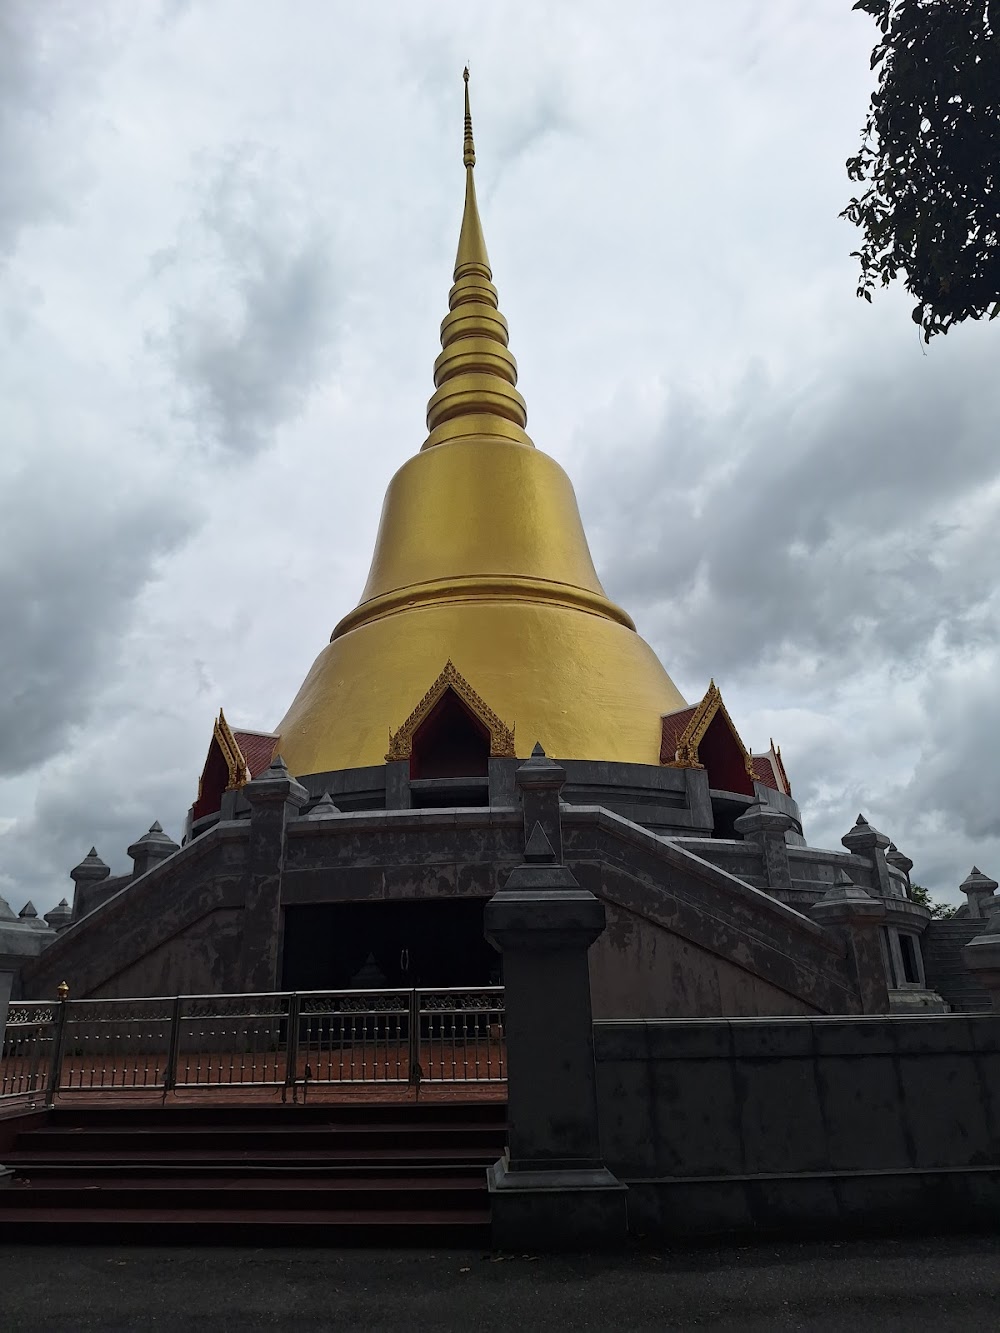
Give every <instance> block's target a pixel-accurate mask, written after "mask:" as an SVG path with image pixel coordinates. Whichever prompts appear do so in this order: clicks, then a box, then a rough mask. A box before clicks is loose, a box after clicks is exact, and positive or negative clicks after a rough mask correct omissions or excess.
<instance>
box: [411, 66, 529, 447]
mask: <svg viewBox="0 0 1000 1333" xmlns="http://www.w3.org/2000/svg"><path fill="white" fill-rule="evenodd" d="M462 78H463V80H464V81H465V133H464V138H463V141H462V165H463V166H464V167H465V208H464V211H463V213H462V229H461V231H460V233H459V238H458V252H457V253H456V255H455V269H454V273H453V281H452V288H451V291H450V293H449V295H448V314H447V315H446V316H445V317H444V320H443V321H442V324H441V349H442V350H441V355H440V356H439V357H438V358H437V360H436V361H435V362H434V388H435V391H434V393H433V395H432V396H431V399H430V401H429V402H428V404H427V429H428V431H429V432H430V434H429V435H428V436H427V439H426V440H425V441H424V443H423V445H422V446H421V447H422V448H423V449H430V448H433V446H434V445H437V444H446V443H449V442H452V441H455V440H466V441H469V440H484V439H492V440H496V439H500V440H506V441H508V442H510V443H514V444H526V445H529V446H532V447H533V441H532V440H531V439H530V438H529V436H528V435H527V434H526V433H525V429H524V428H525V426H526V425H527V423H528V409H527V407H526V405H525V402H524V399H523V398H522V397H521V395H520V394H519V393H518V392H517V389H516V388H515V387H514V386H515V385H516V384H517V362H516V361H515V360H514V357H513V356H512V354H511V353H510V352H509V351H508V349H507V321H506V320H505V319H504V317H503V315H502V314H501V313H500V310H499V297H498V296H497V289H496V287H494V285H493V271H492V269H491V268H490V259H489V255H488V254H487V252H486V240H485V237H484V236H483V224H482V222H481V220H480V217H479V204H478V202H477V200H476V181H475V175H474V171H475V166H476V145H475V141H474V139H473V137H472V110H471V108H470V105H469V67H468V66H466V67H465V69H464V70H463V71H462Z"/></svg>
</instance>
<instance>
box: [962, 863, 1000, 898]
mask: <svg viewBox="0 0 1000 1333" xmlns="http://www.w3.org/2000/svg"><path fill="white" fill-rule="evenodd" d="M958 887H959V888H960V889H961V891H962V892H963V893H995V892H996V890H997V888H998V887H1000V886H998V885H997V882H996V880H995V879H990V877H989V875H984V874H983V872H982V871H981V870H980V869H979V867H978V866H973V867H972V869H971V870H970V871H969V873H968V874H967V875H966V877H965V879H963V880H962V882H961V884H960V885H959V886H958Z"/></svg>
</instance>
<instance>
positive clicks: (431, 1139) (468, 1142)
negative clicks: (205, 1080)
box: [0, 1102, 506, 1246]
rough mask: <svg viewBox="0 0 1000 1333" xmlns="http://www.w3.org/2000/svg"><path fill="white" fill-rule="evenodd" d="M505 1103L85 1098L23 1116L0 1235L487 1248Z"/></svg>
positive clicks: (6, 1155)
mask: <svg viewBox="0 0 1000 1333" xmlns="http://www.w3.org/2000/svg"><path fill="white" fill-rule="evenodd" d="M505 1120H506V1106H505V1105H504V1104H503V1103H499V1102H479V1103H475V1102H469V1103H444V1102H439V1103H435V1102H428V1103H426V1104H408V1103H396V1104H383V1105H371V1104H364V1105H351V1106H345V1105H315V1106H309V1107H302V1106H235V1107H234V1106H229V1107H227V1106H218V1105H216V1106H205V1107H183V1108H172V1107H168V1108H159V1107H142V1108H127V1107H121V1108H118V1107H115V1108H110V1107H93V1106H88V1107H80V1108H77V1109H74V1108H62V1107H57V1108H56V1109H55V1110H53V1111H50V1112H48V1113H44V1114H42V1115H39V1114H36V1115H34V1116H32V1117H26V1118H25V1119H24V1122H23V1127H22V1128H21V1129H20V1130H19V1132H16V1133H15V1127H16V1122H7V1124H6V1125H5V1127H4V1128H5V1129H7V1131H8V1133H7V1134H6V1135H5V1137H6V1140H7V1142H8V1143H11V1144H12V1146H11V1147H10V1148H4V1149H3V1156H2V1158H0V1161H2V1162H3V1163H4V1165H6V1166H8V1167H10V1168H12V1169H13V1171H14V1176H13V1179H12V1180H11V1182H10V1184H9V1186H8V1187H7V1188H6V1189H5V1190H2V1191H0V1239H2V1240H5V1241H13V1240H18V1241H63V1240H69V1239H74V1240H88V1241H96V1240H113V1241H116V1242H122V1241H125V1242H128V1241H134V1242H143V1243H144V1242H150V1241H156V1242H163V1241H175V1240H176V1241H184V1242H199V1243H202V1242H206V1241H213V1242H223V1243H241V1242H249V1243H253V1244H258V1245H259V1244H310V1243H323V1244H335V1245H343V1244H350V1245H383V1244H392V1243H400V1242H405V1243H406V1244H409V1245H420V1244H456V1245H466V1246H476V1245H488V1244H489V1235H490V1207H489V1195H488V1192H487V1186H486V1168H487V1166H489V1165H490V1163H492V1162H495V1161H496V1160H497V1158H498V1157H499V1156H501V1154H502V1152H503V1149H504V1144H505V1140H506V1130H505Z"/></svg>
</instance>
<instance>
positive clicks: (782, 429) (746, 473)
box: [594, 341, 1000, 682]
mask: <svg viewBox="0 0 1000 1333" xmlns="http://www.w3.org/2000/svg"><path fill="white" fill-rule="evenodd" d="M861 355H862V356H863V353H862V354H861ZM994 355H995V346H993V347H991V346H990V342H989V341H986V342H984V343H983V344H982V345H981V347H980V348H979V349H976V350H973V349H972V348H971V347H970V348H969V349H968V354H967V356H966V357H965V358H964V359H963V360H962V361H960V362H954V363H952V364H951V365H948V366H945V365H941V366H933V367H930V368H929V367H928V365H927V359H926V358H920V357H916V358H913V359H911V360H910V361H908V362H907V361H903V359H902V358H899V360H898V362H897V363H896V364H891V365H885V366H884V367H883V369H882V370H881V371H880V372H879V373H875V372H874V371H872V370H870V369H869V368H867V367H866V366H865V365H864V364H863V362H862V361H861V357H860V356H859V357H858V359H857V360H853V359H851V358H845V359H844V360H843V361H842V362H841V363H840V364H831V365H829V366H828V367H827V368H826V373H825V375H824V377H823V379H817V380H814V381H813V382H812V383H811V384H809V385H807V386H804V387H802V388H798V389H790V388H789V387H788V386H787V385H782V384H780V383H768V382H767V381H766V379H765V378H764V377H763V376H762V375H761V374H759V373H758V374H754V375H751V376H750V377H748V378H747V380H746V381H745V382H744V383H743V385H742V386H741V388H740V389H739V390H738V392H737V393H736V394H735V396H734V399H733V401H732V402H731V403H730V404H727V405H725V406H724V407H722V408H720V409H718V410H714V411H713V410H712V409H711V408H707V407H706V406H705V405H703V404H698V403H696V402H694V401H691V400H689V399H685V398H684V397H683V396H682V395H678V396H677V397H676V398H675V399H674V400H673V401H672V403H671V406H670V408H669V409H668V411H667V414H666V417H665V420H664V422H663V425H662V427H661V429H660V430H659V431H658V432H655V433H654V435H653V438H652V439H651V440H650V441H649V443H648V445H647V447H646V449H645V450H644V452H643V454H642V455H641V456H640V458H639V459H633V460H632V464H631V466H630V467H629V468H628V469H622V470H620V471H619V473H618V475H617V476H614V475H612V476H608V475H602V476H601V477H600V495H601V496H602V497H603V498H602V499H601V500H600V502H599V503H600V509H599V511H598V523H599V531H600V541H601V545H602V547H603V549H604V556H605V559H604V564H603V568H604V572H605V574H606V577H607V582H608V584H609V586H610V587H611V588H612V589H613V590H614V591H615V593H617V595H619V596H620V597H621V598H622V599H623V600H625V601H626V603H627V604H628V605H630V606H632V607H634V608H636V609H638V610H639V611H640V613H643V614H644V618H645V620H646V623H647V625H652V627H653V637H654V638H656V639H657V640H658V641H662V642H663V643H664V644H669V645H670V647H669V652H668V660H669V661H670V662H671V663H672V664H674V665H677V666H678V667H679V668H681V669H682V670H684V671H688V672H694V673H699V672H700V673H701V674H709V673H711V672H714V673H715V674H716V676H718V675H720V674H726V673H728V674H729V675H730V676H734V677H738V676H740V675H742V674H743V673H745V672H747V671H751V670H752V671H758V670H759V669H760V667H761V666H762V665H768V666H774V665H775V664H776V663H778V662H780V661H781V660H782V659H783V658H784V659H785V660H786V661H788V662H792V663H794V664H795V669H796V670H797V671H799V672H806V673H807V674H808V675H809V676H811V677H812V678H813V679H814V680H815V681H816V682H820V681H824V680H829V679H832V678H836V677H838V676H842V675H843V673H844V672H845V671H849V670H851V669H852V668H854V667H862V666H864V665H865V664H866V662H870V661H871V660H872V658H873V656H874V658H876V659H877V660H880V661H882V660H885V659H887V658H893V659H899V660H900V661H906V662H910V663H914V662H916V661H917V660H918V656H919V654H920V653H921V651H922V650H923V649H924V648H925V647H926V645H927V644H928V643H929V642H931V641H932V640H935V639H938V638H939V639H940V640H941V641H942V644H943V646H944V647H949V648H952V649H959V648H967V647H971V646H974V645H975V644H976V643H979V642H982V641H983V640H984V639H990V637H991V636H993V635H995V632H996V628H997V624H996V619H995V616H994V615H984V608H986V607H987V606H988V604H989V601H990V598H991V596H992V594H993V592H994V586H995V582H996V580H995V572H994V568H995V567H994V566H993V565H991V562H990V561H988V560H976V559H975V558H973V553H974V551H975V549H976V548H977V547H982V548H985V545H986V543H988V542H989V540H990V536H989V534H990V532H991V530H992V529H993V527H994V525H995V522H996V519H997V517H998V516H1000V498H998V497H996V496H994V497H993V500H992V501H990V502H988V503H985V504H979V505H976V504H973V503H972V501H973V500H974V499H975V497H977V496H983V495H986V494H987V488H988V487H989V486H990V485H991V484H993V483H994V482H995V481H996V480H997V479H998V478H1000V457H998V456H997V452H996V442H995V425H994V423H995V421H996V417H997V413H998V412H1000V386H998V384H997V383H996V381H995V380H993V381H991V382H990V383H989V385H988V386H985V385H984V380H985V378H986V376H985V370H986V366H987V364H988V363H989V362H990V360H991V359H992V356H994ZM974 386H975V387H974ZM984 389H985V391H984ZM594 489H595V491H596V489H597V488H596V487H595V488H594Z"/></svg>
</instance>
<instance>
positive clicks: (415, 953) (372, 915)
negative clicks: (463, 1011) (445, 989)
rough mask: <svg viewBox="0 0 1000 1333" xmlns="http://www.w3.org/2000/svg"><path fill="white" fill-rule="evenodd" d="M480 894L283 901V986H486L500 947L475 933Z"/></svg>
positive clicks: (496, 977) (493, 979) (495, 978)
mask: <svg viewBox="0 0 1000 1333" xmlns="http://www.w3.org/2000/svg"><path fill="white" fill-rule="evenodd" d="M485 905H486V899H485V898H453V899H446V900H442V899H437V900H434V901H431V902H427V901H424V902H375V903H322V904H316V905H311V906H304V907H286V908H285V932H284V950H283V956H282V967H281V985H282V989H283V990H351V989H359V990H377V989H379V988H383V987H386V988H387V987H396V986H488V985H494V984H497V983H499V981H500V955H499V954H498V953H497V951H496V950H495V949H494V948H493V947H492V945H490V944H488V943H487V941H486V940H485V938H484V937H483V909H484V907H485Z"/></svg>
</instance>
